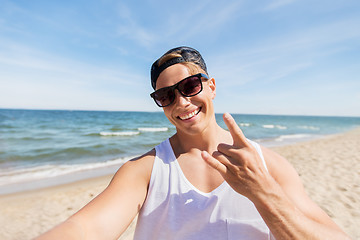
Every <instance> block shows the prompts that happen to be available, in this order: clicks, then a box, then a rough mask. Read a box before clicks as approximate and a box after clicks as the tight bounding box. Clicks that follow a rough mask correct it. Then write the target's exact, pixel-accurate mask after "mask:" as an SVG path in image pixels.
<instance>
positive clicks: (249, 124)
mask: <svg viewBox="0 0 360 240" xmlns="http://www.w3.org/2000/svg"><path fill="white" fill-rule="evenodd" d="M251 125H252V124H251V123H239V126H240V127H250V126H251Z"/></svg>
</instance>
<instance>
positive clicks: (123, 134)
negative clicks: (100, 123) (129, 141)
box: [99, 131, 140, 137]
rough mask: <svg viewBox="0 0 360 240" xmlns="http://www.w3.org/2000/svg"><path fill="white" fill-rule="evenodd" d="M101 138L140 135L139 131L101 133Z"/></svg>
mask: <svg viewBox="0 0 360 240" xmlns="http://www.w3.org/2000/svg"><path fill="white" fill-rule="evenodd" d="M99 134H100V136H104V137H111V136H134V135H138V134H140V132H139V131H124V132H100V133H99Z"/></svg>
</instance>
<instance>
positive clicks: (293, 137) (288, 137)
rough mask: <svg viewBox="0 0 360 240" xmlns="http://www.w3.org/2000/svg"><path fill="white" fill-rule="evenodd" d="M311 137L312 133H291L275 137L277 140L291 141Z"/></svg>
mask: <svg viewBox="0 0 360 240" xmlns="http://www.w3.org/2000/svg"><path fill="white" fill-rule="evenodd" d="M309 137H311V135H310V134H289V135H280V136H279V137H277V138H275V141H276V142H283V141H291V140H299V139H306V138H309Z"/></svg>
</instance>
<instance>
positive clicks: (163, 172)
mask: <svg viewBox="0 0 360 240" xmlns="http://www.w3.org/2000/svg"><path fill="white" fill-rule="evenodd" d="M249 142H250V143H251V144H252V145H253V146H254V147H255V148H256V150H257V151H258V153H259V155H260V156H261V158H262V160H263V162H264V164H265V161H264V158H263V155H262V152H261V149H260V146H259V145H258V144H256V143H255V142H252V141H249ZM155 150H156V156H155V161H154V165H153V169H152V173H151V178H150V183H149V190H148V195H147V197H146V200H145V202H144V204H143V207H142V208H141V211H140V213H139V217H138V222H137V226H136V230H135V236H134V239H136V240H138V239H141V240H143V239H152V240H161V239H184V240H185V239H186V240H190V239H196V240H202V239H206V240H211V239H221V240H223V239H251V240H254V239H261V240H262V239H264V240H265V239H266V240H268V239H270V235H271V234H270V231H269V229H268V227H267V226H266V224H265V222H264V221H263V219H262V218H261V216H260V214H259V213H258V211H257V210H256V208H255V206H254V204H253V203H252V202H251V201H250V200H249V199H248V198H246V197H244V196H242V195H240V194H238V193H237V192H235V191H234V190H233V189H232V188H231V187H230V186H229V185H228V183H227V182H226V181H224V182H223V183H222V184H221V185H220V186H219V187H217V188H216V189H215V190H213V191H212V192H209V193H204V192H202V191H200V190H198V189H197V188H195V187H194V186H193V185H192V184H191V183H190V182H189V181H188V180H187V179H186V177H185V175H184V174H183V172H182V170H181V168H180V165H179V163H178V161H177V159H176V157H175V154H174V152H173V150H172V147H171V145H170V142H169V139H167V140H165V141H164V142H162V143H161V144H159V145H158V146H156V147H155ZM265 167H266V165H265Z"/></svg>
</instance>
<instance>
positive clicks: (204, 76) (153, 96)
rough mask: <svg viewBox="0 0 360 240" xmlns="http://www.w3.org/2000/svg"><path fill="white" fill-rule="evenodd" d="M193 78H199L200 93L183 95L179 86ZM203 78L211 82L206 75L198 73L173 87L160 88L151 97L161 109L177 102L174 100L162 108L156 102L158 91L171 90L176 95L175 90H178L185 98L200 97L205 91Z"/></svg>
mask: <svg viewBox="0 0 360 240" xmlns="http://www.w3.org/2000/svg"><path fill="white" fill-rule="evenodd" d="M193 77H197V78H198V79H199V80H200V86H201V89H200V91H198V92H197V93H195V94H191V95H186V94H183V93H182V92H181V91H180V90H179V85H180V84H181V83H182V82H184V81H185V80H188V79H189V78H193ZM201 78H205V79H206V80H209V77H208V76H207V75H206V74H204V73H198V74H195V75H192V76H189V77H186V78H184V79H183V80H181V81H179V82H178V83H175V84H174V85H172V86H169V87H163V88H160V89H158V90H156V91H155V92H153V93H151V94H150V97H152V99H154V101H155V103H156V105H158V106H159V107H167V106H170V105H171V104H172V103H173V102H174V101H175V98H174V99H173V100H172V101H170V103H169V104H167V105H164V106H161V105H160V104H159V103H158V102H157V101H156V99H155V95H156V92H158V91H160V90H162V91H163V90H164V89H170V90H171V91H172V92H173V93H174V94H175V89H177V90H178V92H179V93H180V94H181V95H182V96H184V97H193V96H195V95H198V94H199V93H201V91H202V90H203V85H202V79H201Z"/></svg>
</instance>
